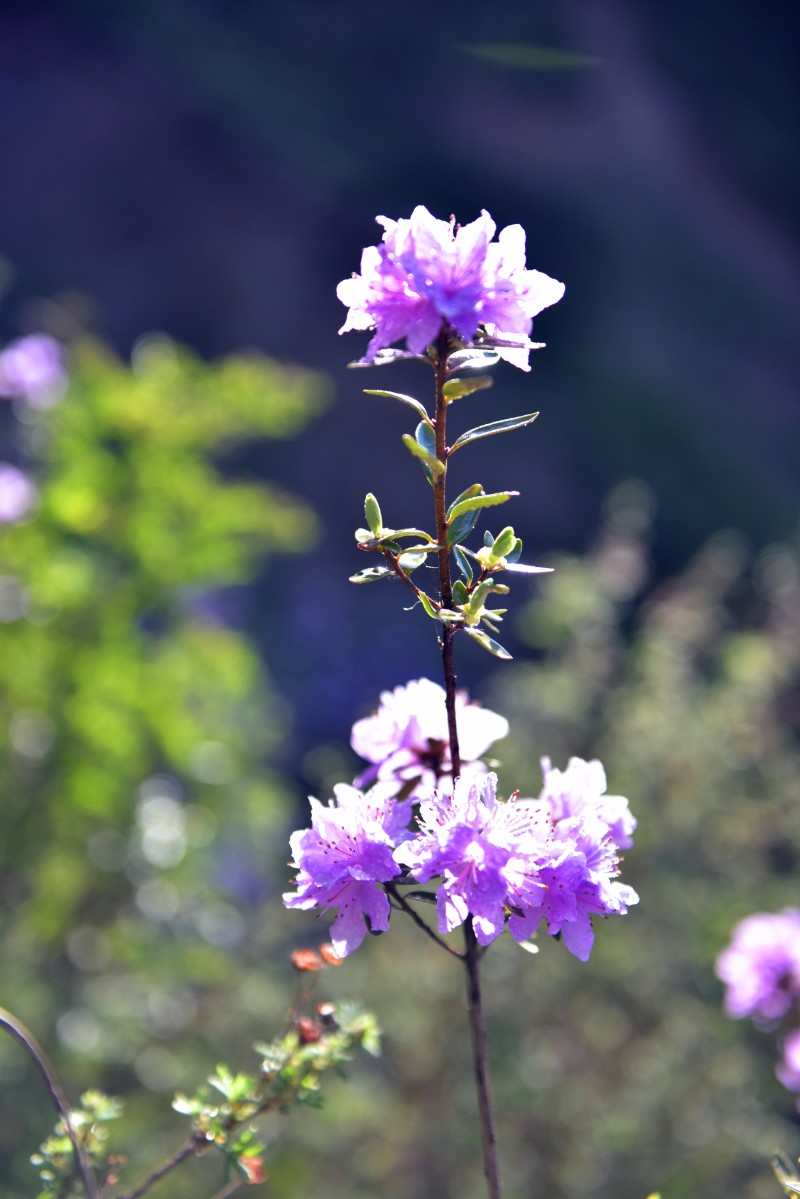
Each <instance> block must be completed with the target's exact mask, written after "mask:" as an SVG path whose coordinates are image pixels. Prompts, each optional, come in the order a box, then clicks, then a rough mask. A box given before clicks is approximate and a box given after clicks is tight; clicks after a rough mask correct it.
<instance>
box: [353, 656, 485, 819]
mask: <svg viewBox="0 0 800 1199" xmlns="http://www.w3.org/2000/svg"><path fill="white" fill-rule="evenodd" d="M456 725H457V727H458V739H459V748H460V750H461V761H462V774H463V775H464V776H470V777H476V776H477V775H483V774H485V773H486V768H485V767H484V766H483V763H481V762H479V761H478V759H479V758H480V757H481V756H482V755H483V754H485V753H486V751H487V750H488V748H489V746H490V745H492V743H493V742H495V741H499V740H500V738H501V737H505V736H506V735H507V734H508V721H507V720H505V718H504V717H502V716H499V715H498V714H497V713H496V712H490V711H489V710H488V709H487V708H482V707H480V706H479V705H478V704H475V703H470V702H469V698H468V696H467V693H466V691H458V692H456ZM350 744H351V745H352V747H353V749H354V750H355V752H356V753H357V754H358V755H359V756H360V757H362V758H365V759H366V760H367V761H368V762H370V763H372V765H371V766H370V767H369V768H368V769H367V770H365V771H364V772H363V773H362V774H361V775H360V776H359V777H358V778H357V779H356V786H362V787H363V786H367V785H368V784H369V783H371V782H372V781H373V780H375V779H380V780H387V781H388V780H390V779H391V780H394V781H396V782H397V783H399V784H401V786H402V787H403V789H404V790H405V789H407V790H408V794H410V795H412V796H415V797H416V798H421V797H422V796H424V795H430V793H431V792H432V791H433V789H434V788H435V787H437V788H439V790H441V791H443V792H447V793H449V792H451V791H452V789H453V779H452V773H453V764H452V760H451V757H450V740H449V735H448V729H447V710H446V708H445V692H444V688H443V687H440V686H439V685H438V684H437V683H432V682H431V681H430V680H429V679H415V680H413V681H412V682H410V683H407V684H406V685H405V686H404V687H395V689H394V691H384V692H382V693H381V703H380V707H379V708H378V710H377V712H374V713H373V714H372V716H367V717H365V718H364V719H363V720H357V721H356V723H355V724H354V725H353V732H352V737H351V741H350Z"/></svg>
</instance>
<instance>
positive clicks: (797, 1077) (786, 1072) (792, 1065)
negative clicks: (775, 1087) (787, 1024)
mask: <svg viewBox="0 0 800 1199" xmlns="http://www.w3.org/2000/svg"><path fill="white" fill-rule="evenodd" d="M782 1048H783V1057H782V1058H781V1060H780V1061H779V1062H778V1064H777V1066H776V1067H775V1073H776V1074H777V1076H778V1078H779V1079H780V1081H781V1082H782V1083H783V1085H784V1086H785V1087H786V1090H787V1091H800V1029H795V1030H794V1031H793V1032H790V1033H789V1035H788V1036H786V1037H784V1038H783V1046H782ZM798 1107H800V1100H798Z"/></svg>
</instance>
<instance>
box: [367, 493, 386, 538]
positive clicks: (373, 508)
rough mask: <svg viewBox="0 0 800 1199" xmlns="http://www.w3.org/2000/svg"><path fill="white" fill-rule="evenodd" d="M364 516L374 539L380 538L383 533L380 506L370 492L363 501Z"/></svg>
mask: <svg viewBox="0 0 800 1199" xmlns="http://www.w3.org/2000/svg"><path fill="white" fill-rule="evenodd" d="M364 515H365V517H366V518H367V524H368V525H369V527H370V529H371V530H372V532H373V533H374V534H375V536H376V537H380V535H381V532H382V531H383V517H382V516H381V509H380V504H379V503H378V501H377V500H376V499H375V496H374V495H373V494H372V492H371V491H369V492H367V496H366V499H365V500H364Z"/></svg>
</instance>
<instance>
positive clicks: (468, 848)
mask: <svg viewBox="0 0 800 1199" xmlns="http://www.w3.org/2000/svg"><path fill="white" fill-rule="evenodd" d="M495 785H496V779H495V776H494V775H493V774H490V775H488V776H487V777H486V778H485V779H482V780H478V781H474V780H469V779H465V778H460V779H458V780H457V782H456V785H455V790H454V793H453V795H452V796H447V795H441V794H439V793H436V794H435V795H434V796H433V797H432V798H431V799H430V800H427V801H425V802H423V803H422V804H421V805H420V821H419V833H418V834H417V836H416V837H413V838H411V839H410V840H408V841H406V842H404V844H402V845H401V846H400V847H399V848H398V849H397V850H396V852H395V860H396V861H398V862H400V863H401V864H402V865H404V866H405V867H407V868H408V870H409V871H410V873H411V875H412V877H413V878H414V879H415V880H416V881H417V882H421V883H425V882H429V881H430V880H431V879H433V878H436V877H441V879H442V883H441V885H440V887H439V890H438V892H437V896H436V903H437V917H438V925H439V931H440V932H442V933H447V932H451V931H452V930H453V929H454V928H456V927H457V926H458V925H459V924H462V923H463V922H464V921H465V920H467V919H468V918H471V919H472V926H473V929H474V931H475V935H476V937H477V939H478V941H479V942H480V944H482V945H488V944H489V943H490V942H491V941H493V940H494V939H495V938H496V937H498V936H499V935H500V933H502V932H503V929H504V928H505V926H506V922H508V928H509V931H510V933H511V935H512V936H513V937H514V939H515V940H517V941H526V940H528V939H529V938H530V937H531V936H532V934H533V933H534V932H535V930H536V928H537V926H538V925H539V924H540V922H541V921H542V920H545V921H546V922H547V931H548V933H550V935H551V936H557V935H561V938H562V940H563V942H564V944H565V946H566V948H567V949H568V950H569V951H570V953H572V954H574V955H575V957H577V958H579V959H580V960H581V961H584V962H585V961H587V960H588V958H589V954H590V953H591V949H592V945H593V943H594V931H593V928H592V918H593V917H595V916H611V915H624V914H625V913H626V912H627V910H628V907H629V906H630V905H632V904H635V903H637V902H638V898H639V897H638V896H637V894H636V892H635V891H634V890H633V888H632V887H629V886H626V885H625V884H623V883H619V882H617V881H616V876H617V874H618V864H619V859H618V856H617V852H616V846H615V845H614V843H613V842H612V840H611V837H610V835H609V832H608V828H607V827H606V825H605V824H604V823H603V821H602V820H600V819H599V817H598V816H597V815H595V814H594V813H586V814H585V815H583V816H581V817H571V818H569V819H564V820H561V821H559V822H558V823H555V824H554V823H553V821H552V819H551V816H550V813H549V811H548V807H547V805H546V804H540V803H537V802H535V801H532V800H514V799H512V800H509V801H508V802H507V803H503V802H500V801H499V800H498V799H497V797H496V794H495Z"/></svg>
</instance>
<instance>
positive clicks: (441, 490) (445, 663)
mask: <svg viewBox="0 0 800 1199" xmlns="http://www.w3.org/2000/svg"><path fill="white" fill-rule="evenodd" d="M448 353H449V337H448V333H447V330H446V329H443V330H442V332H441V333H440V334H439V341H438V344H437V354H436V416H435V419H434V425H435V429H436V457H437V458H438V459H439V461H440V462H441V463H442V466H443V467H444V470H443V471H442V473H441V474H440V475H439V478H438V479H436V480H435V481H434V484H433V502H434V507H435V509H436V540H437V542H438V543H439V551H438V554H437V557H438V559H439V599H440V600H441V603H442V607H443V608H452V606H453V586H452V582H451V579H450V550H449V549H448V546H447V498H446V486H447V454H448V449H447V400H446V399H445V394H444V385H445V383H446V382H447V358H448ZM442 630H443V631H442V667H443V670H444V691H445V707H446V709H447V731H448V734H449V738H450V758H451V761H452V763H453V779H454V780H455V779H457V778H458V776H459V775H460V774H461V753H460V751H459V745H458V727H457V725H456V672H455V663H454V658H453V638H454V637H455V635H456V629H455V626H454V625H451V624H444V625H442Z"/></svg>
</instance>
